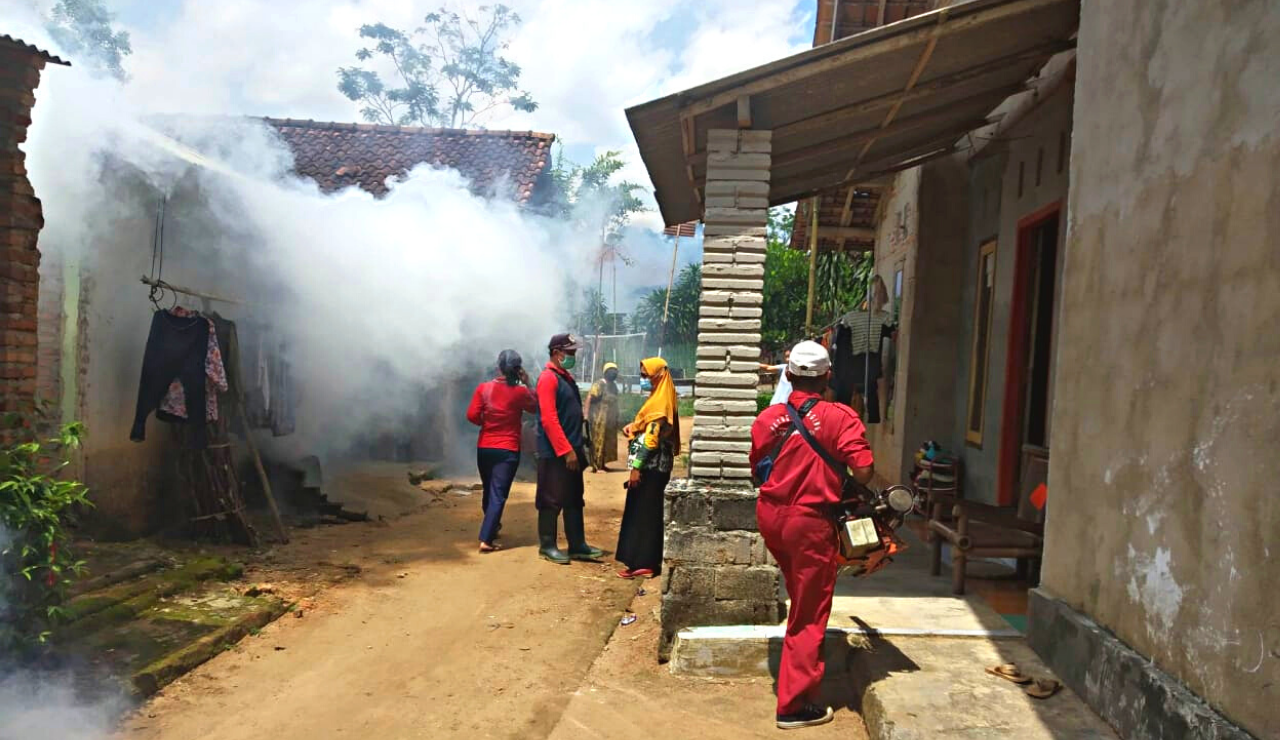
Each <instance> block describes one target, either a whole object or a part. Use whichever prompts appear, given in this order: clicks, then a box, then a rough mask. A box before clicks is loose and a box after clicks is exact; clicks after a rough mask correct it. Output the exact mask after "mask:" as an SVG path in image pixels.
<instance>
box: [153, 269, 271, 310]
mask: <svg viewBox="0 0 1280 740" xmlns="http://www.w3.org/2000/svg"><path fill="white" fill-rule="evenodd" d="M140 279H141V280H142V283H143V285H150V286H151V287H153V288H160V289H161V290H168V291H171V292H173V293H181V294H183V295H189V296H191V297H192V298H200V299H203V300H206V301H218V302H219V303H228V304H231V305H233V306H244V305H247V304H246V303H245V302H244V301H241V300H237V299H235V298H223V297H222V296H216V295H212V294H210V293H201V292H200V291H197V290H191V289H190V288H184V287H182V286H181V285H174V284H172V283H166V282H165V281H163V280H155V279H152V278H149V277H147V276H146V275H143V276H142V277H141V278H140Z"/></svg>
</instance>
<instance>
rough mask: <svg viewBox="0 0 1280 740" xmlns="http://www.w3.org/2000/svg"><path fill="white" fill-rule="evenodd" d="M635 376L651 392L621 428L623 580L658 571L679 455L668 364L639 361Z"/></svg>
mask: <svg viewBox="0 0 1280 740" xmlns="http://www.w3.org/2000/svg"><path fill="white" fill-rule="evenodd" d="M640 377H642V378H648V379H649V383H650V385H652V386H653V391H652V392H651V393H650V394H649V398H648V400H646V401H645V402H644V404H643V405H642V406H641V407H640V410H639V411H638V412H637V413H636V418H635V420H634V421H632V422H631V423H630V424H628V425H627V427H626V429H625V434H626V436H627V439H628V440H630V445H629V447H630V454H629V455H628V457H627V467H628V468H629V469H630V471H631V474H630V478H629V479H628V480H627V504H626V507H625V508H624V509H623V511H622V527H621V529H620V530H619V532H618V551H617V556H616V557H617V559H618V562H620V563H622V564H623V565H625V566H626V569H625V570H622V571H621V572H619V573H618V576H619V577H621V578H628V579H629V578H643V577H650V578H651V577H653V576H655V575H658V574H659V573H661V571H662V537H663V520H662V504H663V495H664V493H665V491H666V490H667V483H668V481H670V480H671V468H672V466H674V464H675V459H676V456H677V455H679V454H680V411H679V408H678V399H677V397H676V384H675V381H674V380H672V378H671V371H670V370H669V369H667V361H666V360H664V359H662V358H661V357H650V358H649V359H647V360H642V361H641V362H640Z"/></svg>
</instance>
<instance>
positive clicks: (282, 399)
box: [271, 345, 295, 437]
mask: <svg viewBox="0 0 1280 740" xmlns="http://www.w3.org/2000/svg"><path fill="white" fill-rule="evenodd" d="M284 354H285V348H284V345H281V346H280V353H279V355H277V356H276V362H275V382H274V383H272V388H273V389H274V393H272V394H271V433H272V434H273V435H274V436H276V437H284V436H287V435H290V434H293V431H294V427H295V423H294V409H293V407H294V400H295V399H294V387H293V378H292V377H290V373H289V363H288V361H286V360H285V359H284Z"/></svg>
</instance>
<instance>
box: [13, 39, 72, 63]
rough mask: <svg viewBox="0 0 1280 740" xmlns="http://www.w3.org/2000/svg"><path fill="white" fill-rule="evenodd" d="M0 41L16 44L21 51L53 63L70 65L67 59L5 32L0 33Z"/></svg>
mask: <svg viewBox="0 0 1280 740" xmlns="http://www.w3.org/2000/svg"><path fill="white" fill-rule="evenodd" d="M0 43H5V44H8V45H11V46H16V47H18V48H19V49H22V50H23V51H28V52H31V53H32V54H34V55H36V56H38V57H40V58H42V59H44V60H45V61H46V62H53V63H54V64H62V65H65V66H68V67H70V66H71V62H68V61H67V60H65V59H62V58H61V57H57V56H54V55H53V54H50V53H49V52H47V51H45V50H44V49H40V48H37V47H36V46H33V45H32V44H28V43H27V42H25V41H23V40H22V39H17V38H14V37H12V36H10V35H9V34H7V33H5V34H0Z"/></svg>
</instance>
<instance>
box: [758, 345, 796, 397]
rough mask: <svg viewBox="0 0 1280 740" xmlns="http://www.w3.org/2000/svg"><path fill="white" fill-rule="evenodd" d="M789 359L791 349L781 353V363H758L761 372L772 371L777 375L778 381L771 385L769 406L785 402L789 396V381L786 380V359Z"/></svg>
mask: <svg viewBox="0 0 1280 740" xmlns="http://www.w3.org/2000/svg"><path fill="white" fill-rule="evenodd" d="M790 359H791V350H787V351H786V352H784V353H783V354H782V364H781V365H766V364H764V363H761V364H760V370H761V371H762V372H766V373H774V374H775V375H777V376H778V382H777V383H776V384H775V385H774V386H773V399H772V400H770V401H769V405H770V406H775V405H777V404H780V403H786V401H787V398H789V397H790V396H791V381H790V380H787V360H790Z"/></svg>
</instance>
